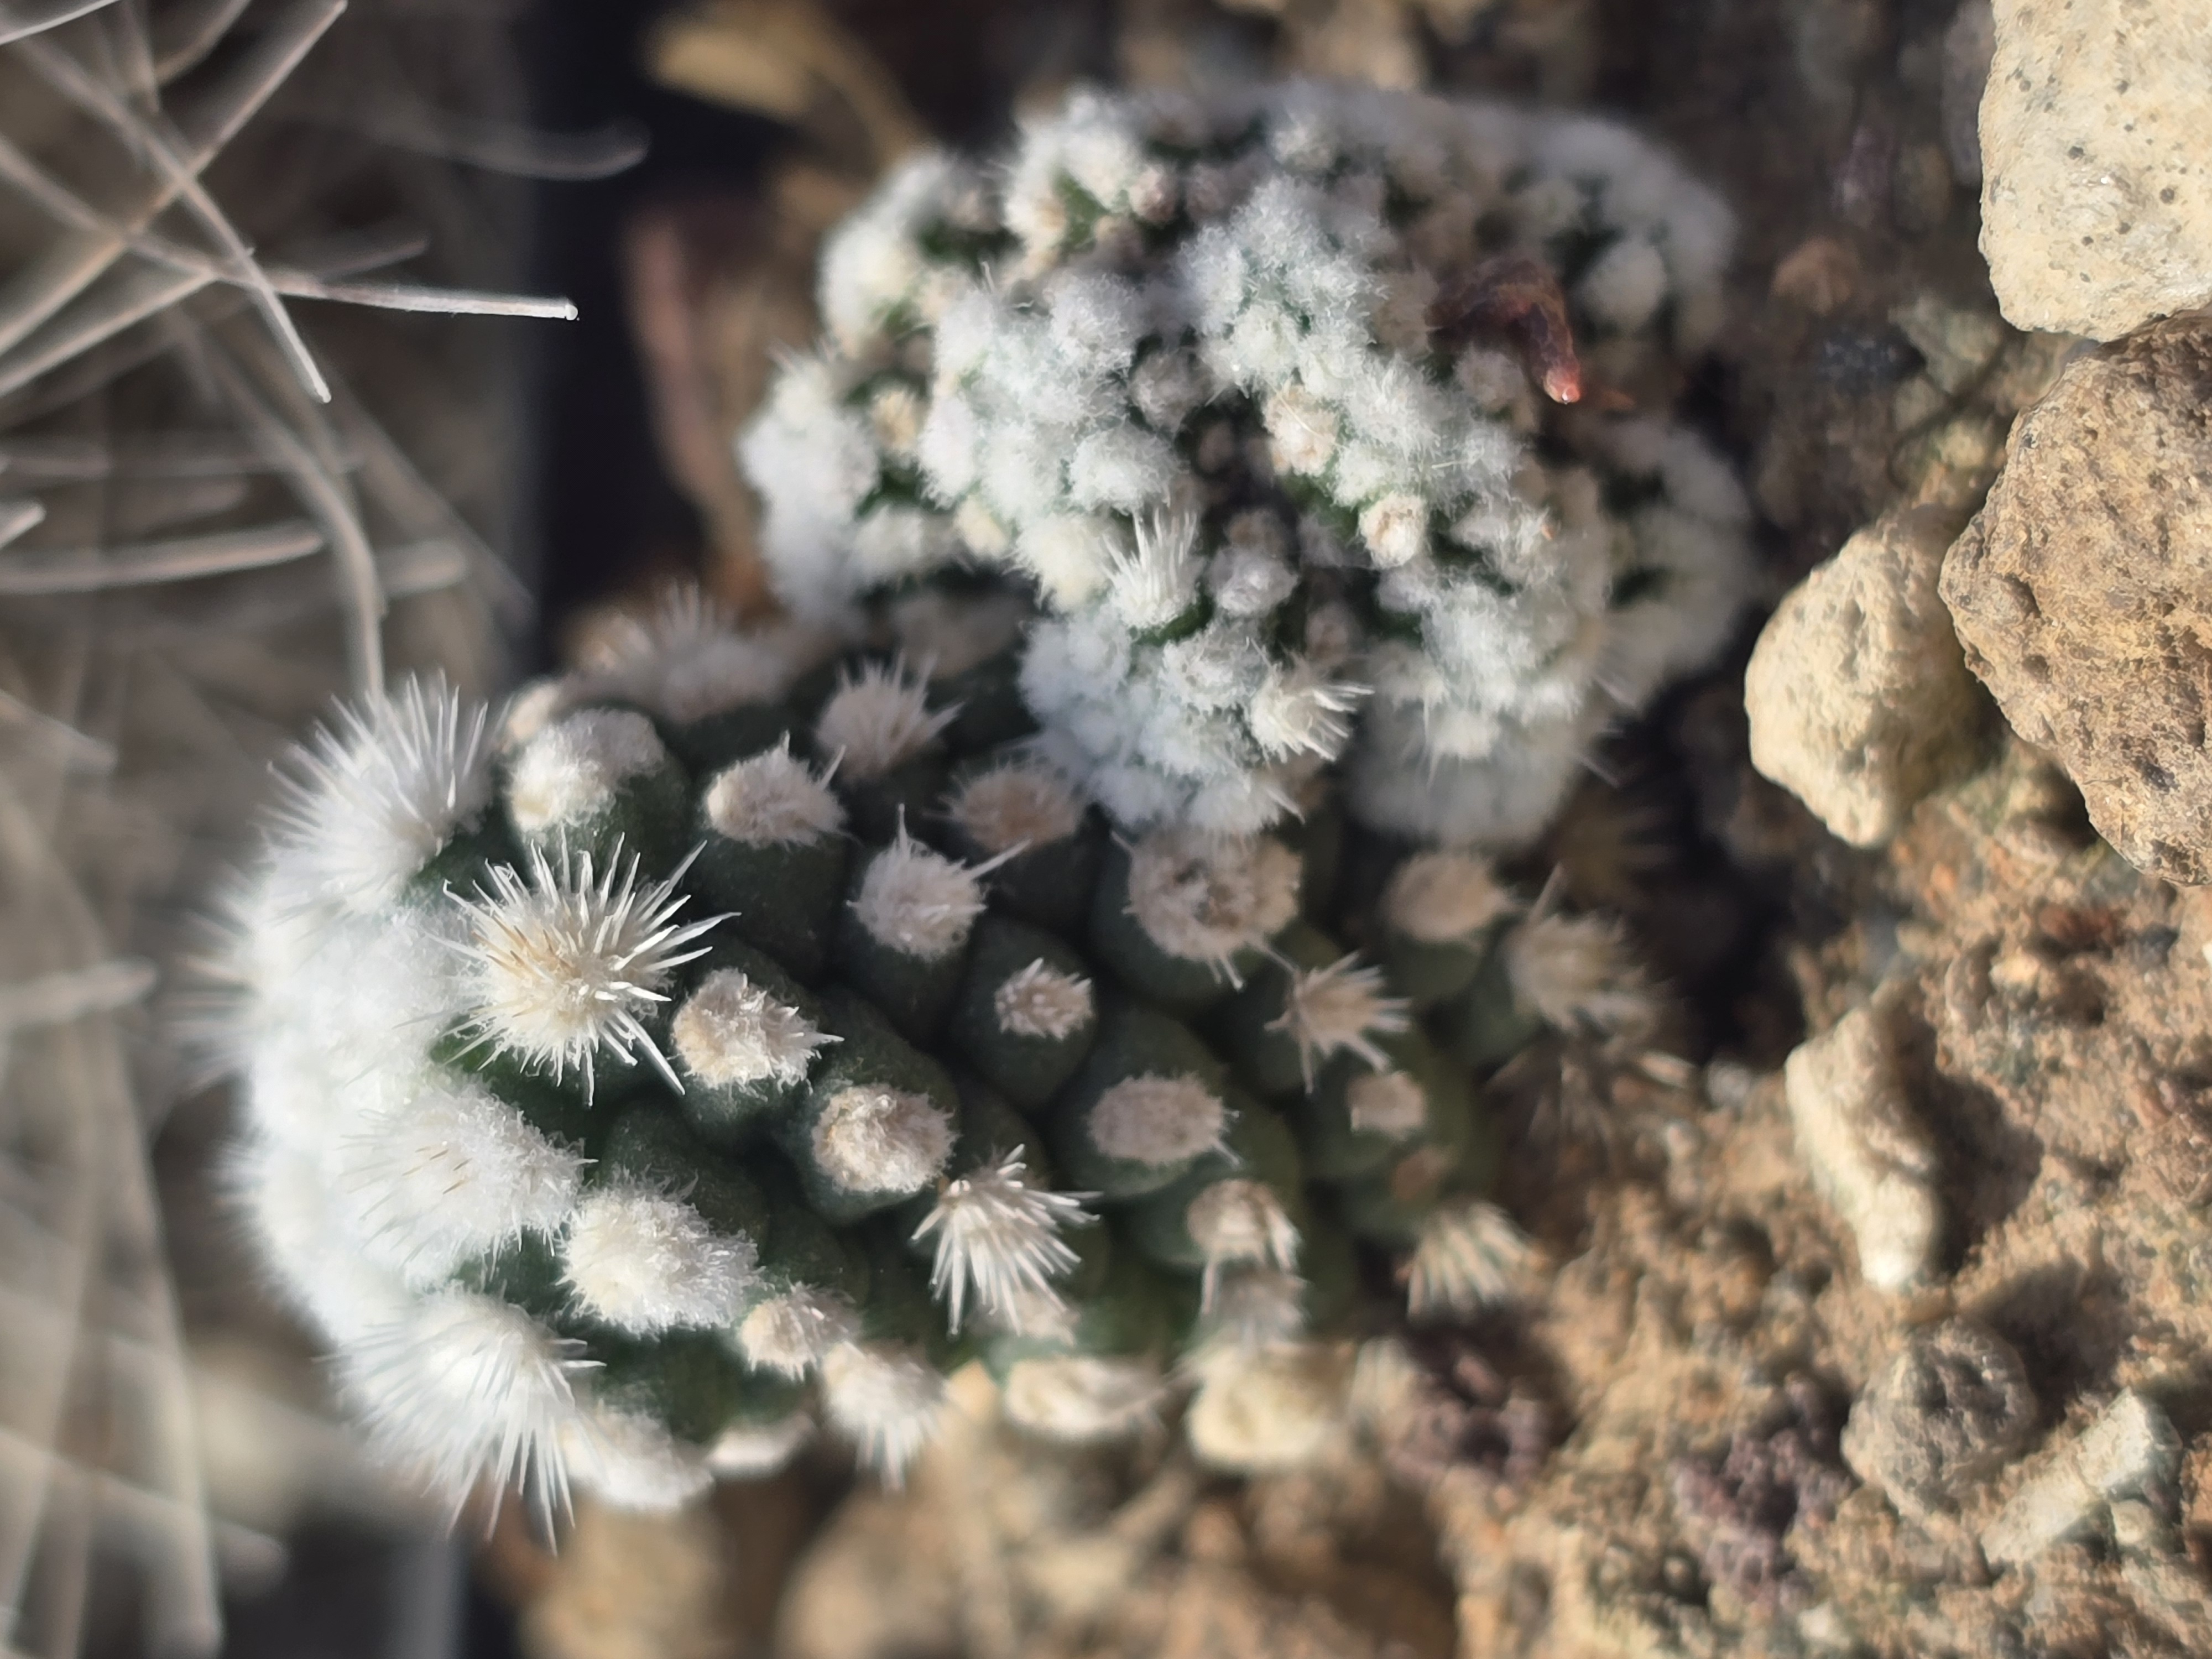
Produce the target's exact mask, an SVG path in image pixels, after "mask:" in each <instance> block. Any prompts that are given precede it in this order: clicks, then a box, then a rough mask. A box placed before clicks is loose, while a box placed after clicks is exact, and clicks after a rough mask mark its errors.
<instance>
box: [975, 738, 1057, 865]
mask: <svg viewBox="0 0 2212 1659" xmlns="http://www.w3.org/2000/svg"><path fill="white" fill-rule="evenodd" d="M951 817H952V821H953V822H954V823H957V824H958V825H959V826H960V828H961V829H963V830H964V831H966V833H967V835H968V838H969V840H970V841H973V842H975V844H976V845H977V846H978V847H980V848H982V849H983V850H984V851H985V852H986V853H1011V852H1012V851H1014V850H1015V849H1016V848H1030V847H1042V846H1045V845H1047V844H1048V843H1049V842H1055V841H1064V840H1065V839H1066V838H1067V837H1068V836H1072V835H1073V834H1074V833H1075V832H1076V831H1077V830H1078V829H1081V828H1082V827H1083V801H1082V799H1081V797H1079V795H1077V793H1075V791H1074V790H1073V789H1072V788H1070V787H1068V784H1067V781H1066V779H1065V778H1063V777H1061V776H1060V775H1059V774H1058V773H1057V772H1054V771H1053V770H1051V769H1048V768H1047V767H1042V766H1038V765H1035V764H1032V763H1024V762H1021V761H1010V762H1008V763H1006V764H1005V765H1002V766H995V767H994V768H992V769H990V770H989V771H987V772H983V773H980V774H978V775H976V776H975V777H972V778H970V779H969V780H968V781H967V782H966V783H964V784H963V785H962V786H961V787H960V793H958V794H957V795H955V796H954V797H953V799H952V805H951Z"/></svg>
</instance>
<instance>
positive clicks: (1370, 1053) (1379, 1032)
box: [1267, 951, 1413, 1089]
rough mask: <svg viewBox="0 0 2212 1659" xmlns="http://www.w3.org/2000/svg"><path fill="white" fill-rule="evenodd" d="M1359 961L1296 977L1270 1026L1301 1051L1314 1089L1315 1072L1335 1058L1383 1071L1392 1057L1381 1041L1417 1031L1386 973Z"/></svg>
mask: <svg viewBox="0 0 2212 1659" xmlns="http://www.w3.org/2000/svg"><path fill="white" fill-rule="evenodd" d="M1358 960H1359V957H1358V952H1357V951H1355V952H1353V953H1352V954H1351V955H1349V956H1346V957H1340V958H1339V959H1338V960H1336V961H1334V962H1332V963H1329V964H1328V966H1327V967H1326V968H1310V969H1303V970H1301V971H1298V972H1296V973H1293V974H1292V975H1291V984H1290V989H1289V992H1288V993H1287V994H1285V997H1284V1000H1283V1012H1281V1013H1279V1014H1278V1015H1277V1016H1276V1017H1275V1018H1273V1019H1271V1020H1269V1021H1268V1022H1267V1029H1268V1030H1271V1031H1281V1032H1283V1033H1284V1034H1285V1036H1288V1037H1289V1038H1290V1039H1291V1042H1295V1043H1297V1045H1298V1064H1299V1065H1300V1066H1302V1067H1303V1068H1304V1072H1305V1079H1306V1087H1308V1088H1309V1089H1310V1088H1312V1087H1313V1081H1314V1071H1315V1068H1316V1066H1319V1065H1320V1064H1321V1062H1322V1061H1323V1060H1327V1059H1328V1057H1329V1056H1330V1055H1332V1054H1346V1053H1349V1054H1357V1055H1358V1056H1359V1058H1360V1059H1362V1060H1365V1061H1366V1062H1367V1063H1368V1064H1369V1065H1370V1066H1374V1067H1375V1068H1376V1070H1378V1071H1380V1070H1382V1069H1383V1067H1385V1066H1389V1063H1390V1057H1389V1055H1388V1054H1384V1053H1383V1050H1382V1049H1380V1048H1377V1047H1376V1045H1375V1039H1376V1037H1378V1036H1400V1035H1401V1034H1402V1033H1404V1032H1406V1031H1408V1030H1412V1029H1413V1014H1412V1012H1410V1011H1409V1009H1408V1007H1407V1003H1406V1000H1405V999H1404V998H1403V997H1394V996H1390V995H1389V994H1386V993H1385V992H1384V990H1383V970H1382V969H1380V968H1374V967H1368V968H1360V967H1356V966H1354V965H1353V964H1354V963H1357V962H1358Z"/></svg>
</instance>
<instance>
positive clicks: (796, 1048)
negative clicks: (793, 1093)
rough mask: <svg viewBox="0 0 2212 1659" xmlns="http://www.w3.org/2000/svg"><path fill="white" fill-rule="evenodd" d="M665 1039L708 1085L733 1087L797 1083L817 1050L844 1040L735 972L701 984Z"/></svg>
mask: <svg viewBox="0 0 2212 1659" xmlns="http://www.w3.org/2000/svg"><path fill="white" fill-rule="evenodd" d="M668 1035H669V1041H670V1042H671V1045H672V1046H673V1047H674V1048H675V1049H676V1057H677V1059H678V1060H680V1061H682V1062H683V1066H684V1070H685V1071H686V1072H688V1073H690V1074H691V1075H692V1076H693V1077H695V1078H697V1079H699V1081H700V1082H702V1083H704V1084H707V1085H710V1086H714V1087H733V1088H744V1087H745V1086H747V1085H751V1084H756V1083H777V1084H784V1085H789V1084H793V1083H798V1082H800V1081H802V1080H803V1079H805V1076H806V1073H807V1071H808V1069H809V1067H811V1066H812V1065H813V1063H814V1055H815V1053H816V1051H817V1049H819V1048H823V1046H824V1045H826V1044H829V1043H832V1042H842V1041H843V1039H842V1038H841V1037H838V1036H833V1035H831V1034H830V1033H829V1032H826V1031H823V1030H820V1029H818V1028H817V1026H816V1025H815V1024H814V1022H813V1021H812V1020H811V1019H809V1018H806V1016H805V1014H803V1013H801V1012H799V1010H798V1009H796V1008H793V1007H791V1006H788V1005H787V1004H785V1003H782V1002H779V1001H778V1000H776V999H775V997H773V996H771V995H770V994H769V993H768V991H767V990H765V989H764V988H763V987H760V986H758V985H756V984H754V983H753V982H752V981H751V980H750V979H748V978H746V977H745V975H744V973H743V972H742V971H741V970H740V969H735V968H718V969H715V970H714V972H713V973H711V974H709V975H707V977H706V978H705V979H703V980H702V981H699V987H698V988H697V989H696V990H695V991H694V992H692V994H690V997H688V998H687V999H685V1000H684V1006H682V1007H680V1008H678V1010H677V1011H676V1018H674V1019H673V1020H672V1021H671V1022H670V1024H669V1032H668Z"/></svg>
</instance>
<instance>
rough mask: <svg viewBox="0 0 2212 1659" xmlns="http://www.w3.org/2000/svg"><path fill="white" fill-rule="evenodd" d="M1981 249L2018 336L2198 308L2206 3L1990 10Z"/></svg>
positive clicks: (2207, 79) (2208, 288)
mask: <svg viewBox="0 0 2212 1659" xmlns="http://www.w3.org/2000/svg"><path fill="white" fill-rule="evenodd" d="M1994 14H1995V21H1996V46H1995V55H1994V58H1993V59H1992V61H1991V64H1990V75H1989V82H1988V86H1987V88H1986V89H1985V90H1984V93H1983V94H1982V109H1981V123H1980V129H1981V161H1982V254H1983V257H1984V258H1986V259H1987V260H1988V261H1989V265H1990V281H1991V282H1992V283H1994V284H1995V286H1996V293H1997V300H1998V302H1999V304H2001V305H2002V307H2003V308H2004V313H2005V316H2006V317H2007V318H2008V319H2010V320H2011V321H2012V322H2013V324H2014V325H2015V326H2017V327H2020V328H2033V329H2049V330H2053V331H2057V332H2061V333H2068V334H2086V335H2088V336H2090V337H2092V338H2094V339H2099V340H2113V339H2118V337H2120V336H2122V335H2124V334H2126V333H2129V332H2130V331H2132V330H2134V329H2136V328H2137V327H2139V326H2140V325H2142V324H2143V323H2146V322H2148V321H2149V320H2151V319H2153V318H2155V317H2165V316H2170V315H2172V314H2173V313H2176V312H2181V311H2187V310H2190V309H2191V308H2193V307H2197V306H2202V305H2204V304H2206V303H2208V302H2212V151H2208V149H2207V147H2206V137H2205V135H2206V134H2207V133H2212V0H1996V3H1995V6H1994Z"/></svg>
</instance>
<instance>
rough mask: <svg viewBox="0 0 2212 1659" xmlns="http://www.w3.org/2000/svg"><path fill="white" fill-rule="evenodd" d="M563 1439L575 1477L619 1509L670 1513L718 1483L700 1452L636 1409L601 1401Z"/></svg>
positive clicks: (587, 1409) (575, 1422) (587, 1408)
mask: <svg viewBox="0 0 2212 1659" xmlns="http://www.w3.org/2000/svg"><path fill="white" fill-rule="evenodd" d="M561 1445H562V1450H563V1452H564V1453H565V1454H566V1455H567V1458H568V1473H569V1475H570V1477H571V1478H572V1479H573V1480H574V1481H575V1483H576V1484H577V1485H578V1486H581V1487H583V1488H585V1489H586V1491H588V1492H591V1494H592V1496H593V1497H595V1498H598V1499H599V1501H600V1502H601V1503H603V1504H607V1505H608V1506H609V1507H611V1508H613V1509H617V1510H630V1511H632V1512H633V1513H636V1514H644V1515H665V1514H667V1513H668V1512H669V1511H671V1510H678V1509H681V1508H683V1507H684V1504H688V1503H690V1501H691V1500H692V1499H693V1498H696V1497H698V1496H699V1495H700V1494H701V1493H702V1492H705V1491H706V1490H707V1488H708V1487H709V1486H712V1485H714V1476H713V1474H711V1473H710V1472H709V1471H708V1468H707V1465H706V1462H705V1460H704V1459H703V1458H702V1457H701V1456H700V1455H699V1454H698V1453H696V1451H693V1450H692V1449H690V1447H688V1446H684V1445H680V1444H678V1443H677V1441H676V1440H675V1439H674V1437H671V1435H670V1434H669V1432H668V1431H667V1430H665V1429H664V1428H662V1427H661V1426H660V1425H659V1424H658V1423H656V1422H654V1421H653V1419H651V1418H649V1417H646V1416H643V1415H641V1414H640V1413H636V1412H627V1411H618V1410H616V1409H614V1408H613V1407H609V1406H605V1405H602V1404H599V1403H596V1402H595V1403H593V1404H592V1405H591V1406H590V1407H586V1409H585V1411H584V1413H583V1414H582V1415H581V1416H580V1417H579V1418H578V1419H576V1420H575V1421H574V1422H573V1423H570V1424H568V1425H565V1426H564V1428H563V1430H562V1436H561Z"/></svg>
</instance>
